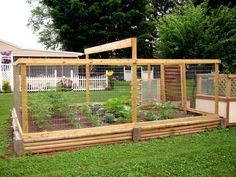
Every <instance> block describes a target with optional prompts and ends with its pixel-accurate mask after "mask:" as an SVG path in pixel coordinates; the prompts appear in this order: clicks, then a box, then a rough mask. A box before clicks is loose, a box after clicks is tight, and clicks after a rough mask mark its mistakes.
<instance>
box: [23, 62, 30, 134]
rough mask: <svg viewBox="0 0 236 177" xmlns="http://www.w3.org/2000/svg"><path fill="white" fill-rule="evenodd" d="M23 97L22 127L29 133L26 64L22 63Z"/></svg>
mask: <svg viewBox="0 0 236 177" xmlns="http://www.w3.org/2000/svg"><path fill="white" fill-rule="evenodd" d="M21 97H22V129H23V133H28V131H29V125H28V105H27V81H26V64H21Z"/></svg>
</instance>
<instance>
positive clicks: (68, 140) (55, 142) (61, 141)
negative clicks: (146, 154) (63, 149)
mask: <svg viewBox="0 0 236 177" xmlns="http://www.w3.org/2000/svg"><path fill="white" fill-rule="evenodd" d="M124 136H130V138H131V137H132V133H131V132H129V133H119V134H108V135H102V136H90V137H83V138H69V139H61V140H50V139H49V140H44V141H39V142H25V141H24V145H25V147H31V146H42V145H48V144H63V143H69V142H79V141H88V140H98V139H107V138H117V137H124Z"/></svg>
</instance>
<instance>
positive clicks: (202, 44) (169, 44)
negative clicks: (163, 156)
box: [154, 1, 236, 72]
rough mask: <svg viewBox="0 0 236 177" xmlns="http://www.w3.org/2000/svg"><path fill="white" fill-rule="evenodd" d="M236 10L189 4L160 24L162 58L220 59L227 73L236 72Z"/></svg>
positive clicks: (158, 49)
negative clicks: (209, 8)
mask: <svg viewBox="0 0 236 177" xmlns="http://www.w3.org/2000/svg"><path fill="white" fill-rule="evenodd" d="M235 19H236V9H235V8H229V7H227V6H222V5H221V6H219V7H218V8H217V9H211V10H210V11H209V10H208V9H207V3H203V4H200V5H198V6H194V4H193V3H192V2H190V1H189V2H187V3H185V4H184V5H183V6H181V7H178V8H176V10H175V11H174V12H173V13H172V14H168V15H165V16H164V17H163V18H161V19H160V20H159V21H158V22H157V28H158V36H159V40H158V41H157V42H156V50H155V52H154V55H155V56H156V57H160V58H220V59H221V60H222V65H223V67H224V71H225V72H235V66H236V60H235V53H236V51H235V50H236V48H235V44H236V38H235V37H236V28H235V27H236V21H235Z"/></svg>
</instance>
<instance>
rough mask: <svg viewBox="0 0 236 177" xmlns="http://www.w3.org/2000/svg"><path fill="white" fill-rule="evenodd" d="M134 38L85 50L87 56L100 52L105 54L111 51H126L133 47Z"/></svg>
mask: <svg viewBox="0 0 236 177" xmlns="http://www.w3.org/2000/svg"><path fill="white" fill-rule="evenodd" d="M133 39H134V38H128V39H124V40H120V41H116V42H111V43H108V44H103V45H99V46H95V47H90V48H87V49H85V50H84V53H85V54H93V53H99V52H105V51H111V50H117V49H124V48H127V47H131V45H132V44H131V43H132V42H131V41H132V40H133Z"/></svg>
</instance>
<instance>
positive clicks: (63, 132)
mask: <svg viewBox="0 0 236 177" xmlns="http://www.w3.org/2000/svg"><path fill="white" fill-rule="evenodd" d="M133 127H134V124H133V123H127V124H121V125H109V126H102V127H92V128H82V129H73V130H60V131H52V132H51V131H50V132H47V131H44V132H38V133H24V134H23V137H24V138H43V137H53V136H66V135H68V136H78V135H81V134H89V133H94V132H96V133H99V134H100V133H101V132H105V133H107V132H106V131H112V132H115V131H121V130H124V131H128V130H130V131H131V130H132V128H133Z"/></svg>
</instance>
